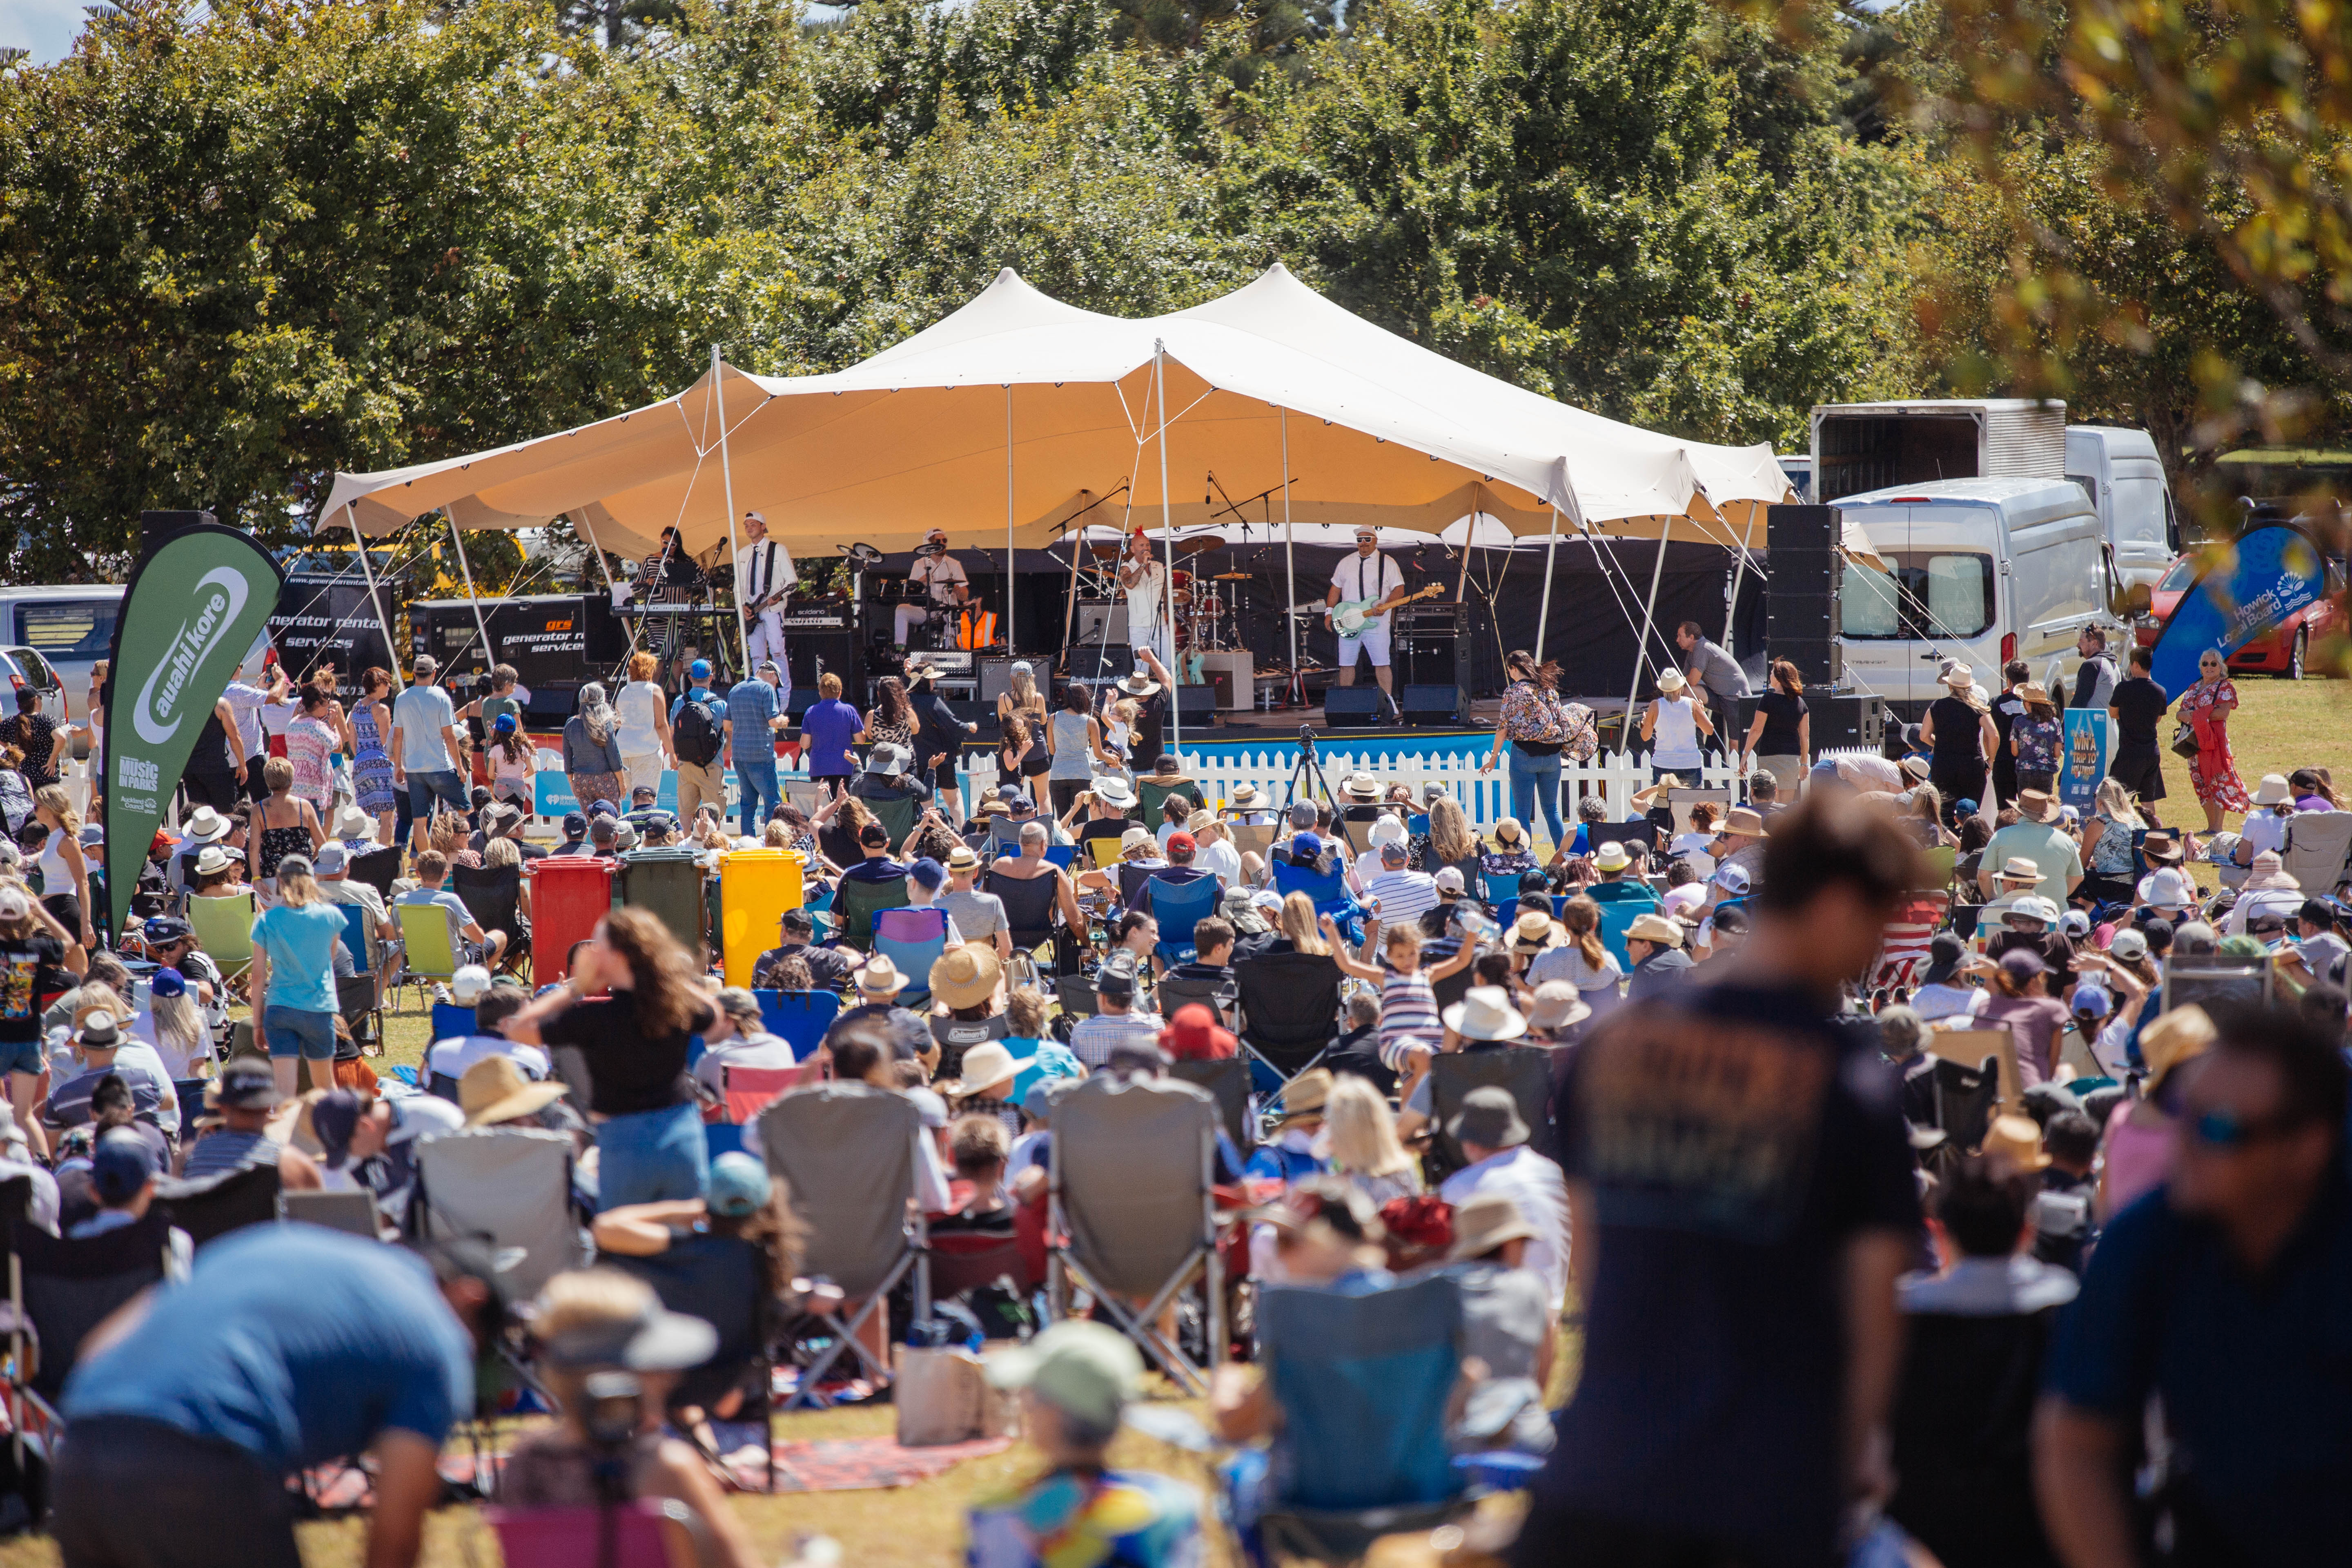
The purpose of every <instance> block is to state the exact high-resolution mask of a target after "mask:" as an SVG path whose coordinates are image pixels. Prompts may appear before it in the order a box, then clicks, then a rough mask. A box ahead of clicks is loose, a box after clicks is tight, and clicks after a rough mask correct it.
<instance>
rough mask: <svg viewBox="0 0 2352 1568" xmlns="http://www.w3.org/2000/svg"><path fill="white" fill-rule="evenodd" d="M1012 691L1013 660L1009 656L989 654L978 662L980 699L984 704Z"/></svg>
mask: <svg viewBox="0 0 2352 1568" xmlns="http://www.w3.org/2000/svg"><path fill="white" fill-rule="evenodd" d="M1012 689H1013V660H1012V658H1011V657H1010V656H1009V655H999V654H990V655H987V656H985V657H983V658H982V659H981V660H980V697H981V700H982V701H984V702H994V701H995V700H997V699H998V698H1000V697H1002V696H1003V695H1004V694H1005V693H1007V692H1009V691H1011V690H1012Z"/></svg>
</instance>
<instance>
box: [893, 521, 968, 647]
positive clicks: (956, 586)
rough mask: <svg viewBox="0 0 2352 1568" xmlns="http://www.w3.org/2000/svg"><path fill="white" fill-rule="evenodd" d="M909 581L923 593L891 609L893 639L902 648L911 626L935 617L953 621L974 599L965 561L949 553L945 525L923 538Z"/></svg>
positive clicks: (909, 583) (905, 644)
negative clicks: (907, 602)
mask: <svg viewBox="0 0 2352 1568" xmlns="http://www.w3.org/2000/svg"><path fill="white" fill-rule="evenodd" d="M907 585H908V587H910V588H913V589H915V590H916V591H918V592H919V593H920V594H921V595H923V597H922V599H921V600H920V601H919V602H918V603H916V604H912V605H899V606H898V609H897V610H896V611H894V612H893V613H892V618H893V622H894V624H893V626H892V629H891V633H890V640H891V641H893V642H895V643H897V644H898V647H900V648H901V649H903V648H905V647H906V646H907V632H908V628H910V627H913V626H920V625H922V624H923V623H924V622H925V621H928V620H931V619H934V618H939V619H944V620H950V621H951V620H953V619H955V616H956V612H957V611H958V610H961V608H963V606H964V605H968V604H970V603H971V578H969V577H967V576H965V575H964V570H963V563H962V562H961V561H958V560H957V559H956V558H955V557H954V556H952V555H950V554H949V553H948V531H947V530H946V529H944V528H935V529H933V530H931V531H930V533H929V535H928V536H927V537H926V538H925V539H924V541H923V547H922V549H921V550H919V551H918V552H916V553H915V564H914V566H913V567H912V568H911V569H910V570H909V571H908V574H907Z"/></svg>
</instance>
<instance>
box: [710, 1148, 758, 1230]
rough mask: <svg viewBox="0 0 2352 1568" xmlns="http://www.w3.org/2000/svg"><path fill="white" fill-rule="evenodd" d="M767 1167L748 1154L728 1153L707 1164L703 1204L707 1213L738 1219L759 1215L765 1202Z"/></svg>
mask: <svg viewBox="0 0 2352 1568" xmlns="http://www.w3.org/2000/svg"><path fill="white" fill-rule="evenodd" d="M768 1191H769V1188H768V1167H767V1166H765V1165H763V1164H761V1163H760V1162H759V1161H757V1160H754V1159H753V1158H751V1155H749V1154H743V1153H737V1152H732V1151H730V1152H727V1153H724V1154H721V1155H719V1157H718V1158H717V1159H715V1160H713V1161H711V1162H710V1184H709V1194H708V1196H707V1198H706V1200H705V1201H706V1202H707V1203H708V1204H709V1207H710V1212H711V1213H712V1214H715V1215H726V1216H727V1217H728V1218H730V1219H742V1218H745V1217H747V1216H749V1215H755V1214H757V1213H759V1212H760V1210H761V1206H762V1205H765V1204H766V1203H767V1201H768Z"/></svg>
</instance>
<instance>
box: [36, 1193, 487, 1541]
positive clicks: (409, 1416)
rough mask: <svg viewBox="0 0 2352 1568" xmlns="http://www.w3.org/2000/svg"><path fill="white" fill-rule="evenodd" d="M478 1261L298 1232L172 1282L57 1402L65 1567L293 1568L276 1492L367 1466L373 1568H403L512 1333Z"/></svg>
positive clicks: (247, 1243) (231, 1247) (291, 1508)
mask: <svg viewBox="0 0 2352 1568" xmlns="http://www.w3.org/2000/svg"><path fill="white" fill-rule="evenodd" d="M436 1280H437V1289H436ZM505 1318H506V1308H505V1303H504V1300H503V1299H502V1298H501V1297H500V1296H499V1289H498V1284H497V1270H496V1269H495V1268H493V1267H492V1265H491V1261H490V1259H489V1258H488V1248H486V1247H482V1246H480V1245H479V1244H478V1243H444V1244H442V1245H441V1247H439V1249H438V1250H437V1251H436V1253H435V1254H434V1255H433V1257H432V1258H431V1260H430V1261H429V1262H427V1261H423V1260H420V1259H419V1258H416V1257H415V1256H414V1255H412V1254H409V1253H405V1252H403V1251H402V1250H401V1249H399V1248H397V1247H385V1246H383V1244H382V1243H380V1242H376V1241H373V1240H364V1239H362V1238H360V1237H349V1236H339V1235H336V1234H335V1233H333V1232H331V1231H328V1230H325V1229H322V1228H320V1227H319V1226H301V1225H296V1226H275V1225H265V1226H251V1227H249V1228H247V1229H246V1230H244V1231H241V1232H239V1233H237V1234H236V1235H235V1236H229V1237H222V1238H221V1239H220V1240H219V1241H217V1242H216V1243H215V1244H212V1245H208V1246H207V1247H205V1251H204V1253H203V1255H202V1256H201V1257H200V1258H197V1260H196V1263H195V1268H194V1273H193V1274H192V1275H191V1276H190V1277H189V1278H188V1279H187V1280H186V1281H185V1282H184V1283H183V1284H180V1285H177V1286H174V1287H172V1288H170V1289H163V1290H160V1291H157V1292H155V1293H154V1294H153V1296H152V1300H151V1301H150V1303H149V1306H148V1309H147V1310H146V1311H145V1312H144V1314H143V1315H141V1316H138V1317H135V1318H131V1319H129V1320H126V1321H121V1322H119V1323H118V1325H117V1327H118V1332H117V1334H116V1335H115V1336H114V1337H112V1338H110V1339H109V1340H108V1341H107V1342H105V1343H103V1344H95V1345H85V1346H84V1347H83V1351H84V1354H83V1357H82V1360H81V1363H80V1364H79V1365H78V1366H77V1367H76V1368H75V1369H74V1373H73V1377H72V1380H71V1381H70V1382H69V1383H68V1384H67V1386H66V1394H65V1398H64V1400H63V1402H62V1403H63V1405H64V1408H65V1413H66V1417H67V1419H68V1421H70V1422H71V1423H72V1424H73V1427H74V1433H75V1440H74V1442H73V1443H72V1444H71V1445H69V1449H70V1451H69V1452H65V1453H61V1454H60V1456H59V1461H58V1469H57V1480H56V1492H55V1500H56V1505H57V1536H58V1545H59V1546H60V1548H61V1549H62V1550H63V1552H64V1555H65V1558H66V1560H67V1561H68V1562H69V1563H77V1564H92V1565H98V1564H118V1563H126V1564H127V1563H250V1564H253V1565H254V1568H297V1565H299V1563H300V1562H301V1556H300V1553H299V1552H298V1551H297V1549H296V1547H295V1543H294V1519H295V1502H294V1500H295V1497H296V1495H297V1494H295V1493H293V1492H292V1491H291V1490H289V1488H288V1486H287V1479H288V1478H289V1476H292V1475H294V1474H296V1473H299V1472H301V1471H304V1470H307V1469H309V1468H311V1467H313V1466H316V1465H320V1464H324V1463H326V1462H327V1461H329V1460H331V1459H345V1458H356V1457H358V1456H360V1455H362V1454H365V1455H367V1456H368V1457H369V1458H370V1460H371V1461H372V1462H371V1464H370V1467H369V1468H370V1471H371V1479H372V1482H373V1490H374V1493H375V1507H374V1510H373V1514H372V1516H371V1518H370V1521H369V1536H370V1539H369V1541H368V1543H367V1550H366V1560H367V1562H368V1563H369V1564H370V1568H409V1565H410V1564H412V1563H415V1561H416V1557H417V1552H418V1548H419V1546H420V1545H421V1544H422V1542H423V1540H424V1531H425V1511H426V1510H428V1509H430V1508H432V1507H434V1506H435V1505H436V1504H438V1503H439V1502H440V1501H441V1497H442V1481H441V1477H440V1474H439V1472H438V1471H437V1470H436V1468H435V1467H436V1463H437V1461H438V1459H439V1457H440V1453H441V1445H442V1442H443V1441H444V1440H445V1439H446V1437H447V1436H449V1431H450V1428H451V1427H452V1426H455V1425H456V1424H457V1421H458V1420H459V1419H460V1418H462V1417H464V1416H465V1415H468V1414H469V1413H470V1412H471V1410H472V1407H473V1393H474V1378H475V1358H476V1353H477V1349H478V1347H482V1346H488V1345H490V1344H493V1343H494V1342H496V1341H497V1339H498V1338H499V1335H500V1333H501V1332H502V1331H504V1328H505ZM132 1499H135V1500H136V1503H135V1505H134V1506H126V1502H127V1501H128V1500H132Z"/></svg>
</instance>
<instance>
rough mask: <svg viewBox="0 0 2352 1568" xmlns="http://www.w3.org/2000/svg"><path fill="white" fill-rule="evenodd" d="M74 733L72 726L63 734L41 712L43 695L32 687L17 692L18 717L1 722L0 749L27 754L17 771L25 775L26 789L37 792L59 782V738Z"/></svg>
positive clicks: (18, 689)
mask: <svg viewBox="0 0 2352 1568" xmlns="http://www.w3.org/2000/svg"><path fill="white" fill-rule="evenodd" d="M72 733H73V726H72V725H70V724H68V725H67V726H65V728H64V729H63V730H62V731H60V730H59V729H58V726H57V724H56V723H55V722H53V721H51V720H50V718H49V716H48V715H47V714H46V713H44V712H42V711H41V694H40V692H39V691H38V690H37V689H35V688H33V687H30V686H20V687H18V688H17V689H16V713H15V714H14V715H12V716H11V717H9V718H7V719H0V746H14V747H16V749H17V750H18V751H20V752H24V753H25V757H24V761H22V762H20V763H17V764H16V771H17V772H18V773H23V774H24V775H25V784H26V787H27V788H30V789H34V790H38V789H40V788H41V787H42V786H44V785H46V784H55V783H57V782H58V738H59V736H60V735H65V736H70V735H71V734H72Z"/></svg>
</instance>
